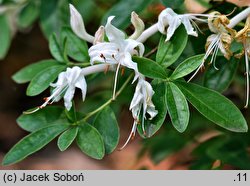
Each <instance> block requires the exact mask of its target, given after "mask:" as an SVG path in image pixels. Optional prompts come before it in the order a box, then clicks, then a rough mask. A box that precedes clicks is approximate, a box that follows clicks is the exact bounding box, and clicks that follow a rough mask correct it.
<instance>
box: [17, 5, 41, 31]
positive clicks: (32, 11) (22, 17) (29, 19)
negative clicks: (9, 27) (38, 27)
mask: <svg viewBox="0 0 250 186" xmlns="http://www.w3.org/2000/svg"><path fill="white" fill-rule="evenodd" d="M38 15H39V2H38V1H30V2H29V3H28V4H27V5H26V6H25V7H24V8H23V9H22V10H21V11H20V13H19V16H18V21H17V23H18V26H19V27H21V28H27V27H28V26H30V25H31V24H32V23H33V22H34V21H35V20H36V18H37V17H38Z"/></svg>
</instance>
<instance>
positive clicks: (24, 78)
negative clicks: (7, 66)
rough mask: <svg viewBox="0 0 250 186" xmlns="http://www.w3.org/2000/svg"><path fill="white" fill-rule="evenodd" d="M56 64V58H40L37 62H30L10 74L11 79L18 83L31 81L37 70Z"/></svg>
mask: <svg viewBox="0 0 250 186" xmlns="http://www.w3.org/2000/svg"><path fill="white" fill-rule="evenodd" d="M56 65H58V62H57V61H56V60H53V59H47V60H42V61H39V62H37V63H33V64H30V65H28V66H26V67H24V68H23V69H21V70H19V71H18V72H16V73H15V74H14V75H13V76H12V79H13V80H14V81H15V82H16V83H19V84H21V83H27V82H29V81H31V80H32V78H34V77H35V76H36V75H37V74H38V73H39V72H41V71H42V70H44V69H45V68H48V67H51V66H56Z"/></svg>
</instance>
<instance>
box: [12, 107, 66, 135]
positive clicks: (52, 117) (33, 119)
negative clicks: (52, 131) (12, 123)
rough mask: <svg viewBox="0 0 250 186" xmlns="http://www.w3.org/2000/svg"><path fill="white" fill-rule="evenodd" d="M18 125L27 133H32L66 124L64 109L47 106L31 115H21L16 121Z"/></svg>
mask: <svg viewBox="0 0 250 186" xmlns="http://www.w3.org/2000/svg"><path fill="white" fill-rule="evenodd" d="M17 123H18V125H19V126H20V127H21V128H22V129H24V130H26V131H29V132H34V131H36V130H39V129H41V128H44V127H47V126H48V125H54V124H59V125H61V124H67V123H69V121H68V120H67V118H66V116H65V114H64V109H63V108H61V107H57V106H47V107H45V108H43V109H41V110H38V111H37V112H35V113H32V114H22V115H21V116H19V117H18V119H17Z"/></svg>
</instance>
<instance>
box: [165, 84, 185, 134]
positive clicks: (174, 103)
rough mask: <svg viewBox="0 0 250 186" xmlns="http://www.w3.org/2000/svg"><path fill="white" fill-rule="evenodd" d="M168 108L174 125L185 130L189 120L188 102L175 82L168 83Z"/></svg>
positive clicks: (180, 130)
mask: <svg viewBox="0 0 250 186" xmlns="http://www.w3.org/2000/svg"><path fill="white" fill-rule="evenodd" d="M166 100H167V108H168V113H169V115H170V118H171V121H172V124H173V126H174V127H175V128H176V130H177V131H179V132H184V131H185V130H186V128H187V126H188V122H189V115H190V114H189V108H188V103H187V100H186V98H185V96H184V95H183V93H182V92H181V90H180V89H179V88H178V87H177V86H176V85H175V84H174V83H171V82H170V83H167V94H166Z"/></svg>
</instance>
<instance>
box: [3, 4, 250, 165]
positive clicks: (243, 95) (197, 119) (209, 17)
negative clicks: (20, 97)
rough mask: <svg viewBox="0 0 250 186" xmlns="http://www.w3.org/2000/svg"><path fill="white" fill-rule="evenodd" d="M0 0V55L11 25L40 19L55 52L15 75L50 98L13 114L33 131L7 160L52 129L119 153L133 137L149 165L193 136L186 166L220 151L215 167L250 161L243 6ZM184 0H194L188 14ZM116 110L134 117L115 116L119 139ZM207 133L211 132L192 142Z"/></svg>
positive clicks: (248, 24) (61, 137) (48, 136)
mask: <svg viewBox="0 0 250 186" xmlns="http://www.w3.org/2000/svg"><path fill="white" fill-rule="evenodd" d="M0 2H1V5H0V42H1V46H0V57H1V58H2V59H3V60H4V57H5V56H6V54H7V52H8V48H9V47H10V44H11V38H13V37H14V36H15V34H16V33H17V32H19V31H21V32H22V31H26V32H27V33H26V34H29V32H28V31H27V30H30V29H31V28H32V26H33V25H34V24H35V23H36V22H38V23H39V26H40V28H41V30H42V32H43V34H44V36H45V37H46V38H47V39H48V47H49V50H50V53H51V58H50V59H43V60H41V61H37V62H34V63H32V64H30V65H28V66H26V67H24V68H22V69H20V70H19V71H18V72H16V73H15V74H14V75H13V76H12V79H13V80H14V81H15V82H16V83H19V84H23V83H27V84H28V85H27V91H26V94H27V96H30V99H32V97H33V96H38V95H40V94H41V93H43V95H44V91H45V94H47V97H45V98H44V99H42V97H41V99H40V100H41V101H40V104H39V105H33V108H27V110H25V111H24V112H23V113H20V114H21V115H20V116H19V117H18V118H17V123H18V125H19V126H20V127H21V128H22V129H23V130H26V131H28V132H30V133H29V134H28V135H27V136H26V137H24V138H23V139H21V140H20V141H19V142H18V143H16V145H14V146H13V147H12V148H11V149H10V150H9V152H8V153H7V154H6V155H5V158H4V159H3V162H2V163H3V165H10V164H14V163H17V162H19V161H21V160H23V159H24V158H26V157H27V156H29V155H31V154H33V153H35V152H36V151H38V150H40V149H41V148H43V147H45V146H46V145H47V144H48V143H49V142H51V141H52V140H53V139H55V138H57V137H58V138H57V145H58V148H59V149H60V150H61V151H65V150H66V149H68V148H69V147H70V146H71V145H72V143H74V142H76V144H77V145H78V147H79V149H80V150H81V151H82V152H83V153H84V154H85V155H87V156H89V157H91V158H94V159H99V160H101V159H103V158H104V157H105V155H107V154H110V153H112V152H113V151H114V150H121V152H120V153H123V151H126V147H127V146H128V145H130V143H131V141H132V140H133V139H134V137H135V136H136V135H139V136H140V137H141V138H142V143H143V148H142V149H141V153H140V154H143V153H149V155H150V157H151V159H152V160H153V161H154V162H155V163H159V162H160V161H161V160H163V159H164V158H166V157H168V156H169V155H170V154H174V153H175V152H178V151H179V150H181V149H183V148H185V147H186V146H187V145H188V144H190V143H195V144H196V145H195V146H196V148H194V149H193V152H192V156H193V160H192V163H191V165H190V167H189V168H191V169H211V168H214V166H213V165H214V162H216V161H219V162H220V163H219V166H217V167H216V168H223V166H224V164H229V165H231V166H234V167H236V168H240V169H248V168H250V157H249V156H250V154H249V147H250V137H249V133H248V132H247V131H248V123H247V121H246V118H247V113H249V109H248V106H249V75H250V74H249V58H250V7H238V6H237V5H235V4H231V3H228V2H226V1H216V2H214V1H200V0H197V2H196V1H186V2H184V0H176V1H168V0H162V1H160V0H138V1H134V0H120V1H114V0H111V1H101V0H97V1H90V0H83V1H80V0H79V1H77V0H60V1H59V0H34V1H32V0H20V1H18V0H2V1H0ZM192 3H193V4H197V3H198V4H199V3H200V6H203V8H202V10H201V11H200V12H199V13H197V12H195V13H193V12H190V10H189V9H188V8H187V7H186V5H189V6H190V4H192ZM103 7H104V8H103ZM107 7H108V8H107ZM34 43H36V41H34ZM37 45H39V43H37ZM30 52H32V51H30ZM236 88H237V89H238V91H235V92H234V97H233V98H234V99H232V96H230V94H229V93H230V92H232V90H233V89H236ZM231 94H232V93H231ZM56 102H58V103H56ZM20 104H22V103H20ZM121 108H126V110H128V111H129V112H130V115H131V116H130V117H131V118H133V122H126V123H123V124H126V125H129V127H131V130H130V132H129V133H128V134H127V139H126V140H124V141H123V140H121V141H120V127H121V128H122V127H123V126H121V124H119V122H118V120H119V119H118V118H119V117H120V113H121ZM129 121H131V120H129ZM208 133H213V134H215V135H213V137H211V138H209V139H208V140H205V141H200V140H199V139H200V138H201V137H202V136H203V135H205V134H208ZM136 140H137V139H136ZM119 142H120V144H121V145H118V143H119Z"/></svg>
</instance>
